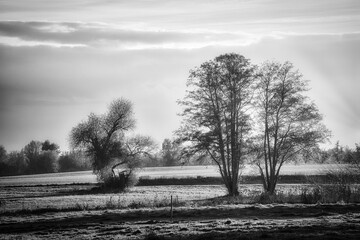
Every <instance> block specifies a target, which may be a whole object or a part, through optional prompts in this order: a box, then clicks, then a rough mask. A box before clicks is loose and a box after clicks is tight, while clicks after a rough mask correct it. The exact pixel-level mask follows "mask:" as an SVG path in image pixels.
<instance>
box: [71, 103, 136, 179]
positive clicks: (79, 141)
mask: <svg viewBox="0 0 360 240" xmlns="http://www.w3.org/2000/svg"><path fill="white" fill-rule="evenodd" d="M133 115H134V114H133V110H132V103H131V102H130V101H128V100H125V99H117V100H114V101H113V102H112V103H111V104H110V106H109V110H108V112H107V113H106V114H103V115H96V114H94V113H91V114H90V115H89V117H88V120H87V121H84V122H82V123H79V124H78V125H77V126H76V127H74V128H73V129H72V130H71V134H70V141H71V145H72V146H73V148H84V149H85V151H86V153H87V155H88V156H90V157H91V160H92V165H93V171H94V173H96V174H101V170H102V169H103V168H104V167H106V166H108V164H109V163H110V162H111V161H112V159H113V158H121V157H122V155H123V153H122V146H121V145H122V143H123V138H124V133H125V132H126V131H128V130H131V129H133V128H134V126H135V120H134V117H133Z"/></svg>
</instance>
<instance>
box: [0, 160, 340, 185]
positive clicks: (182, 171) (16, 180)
mask: <svg viewBox="0 0 360 240" xmlns="http://www.w3.org/2000/svg"><path fill="white" fill-rule="evenodd" d="M337 167H338V165H336V164H326V165H322V164H303V165H284V166H283V168H282V170H281V173H282V174H284V175H317V174H322V173H324V172H325V171H327V170H329V169H336V168H337ZM137 174H138V176H139V177H140V178H150V179H152V178H170V177H176V178H187V177H219V176H220V174H219V172H218V168H217V167H216V166H183V167H154V168H142V169H140V170H139V171H138V173H137ZM243 174H244V175H257V171H256V169H255V168H254V167H252V166H249V165H247V166H246V167H245V168H244V169H243ZM96 182H97V180H96V176H95V175H94V174H93V173H92V171H82V172H68V173H51V174H37V175H23V176H10V177H0V186H10V185H11V186H16V185H42V184H72V183H96Z"/></svg>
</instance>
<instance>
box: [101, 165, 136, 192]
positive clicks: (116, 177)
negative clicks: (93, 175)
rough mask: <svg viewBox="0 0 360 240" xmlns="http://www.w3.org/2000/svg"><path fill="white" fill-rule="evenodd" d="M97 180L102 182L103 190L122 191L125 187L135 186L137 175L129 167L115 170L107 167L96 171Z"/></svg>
mask: <svg viewBox="0 0 360 240" xmlns="http://www.w3.org/2000/svg"><path fill="white" fill-rule="evenodd" d="M98 180H99V181H100V182H102V187H103V188H104V189H105V190H111V191H115V192H123V191H125V190H126V189H128V188H130V187H133V186H135V185H136V183H137V181H138V177H137V176H136V174H135V171H133V170H131V169H126V170H122V171H118V172H117V171H116V172H115V171H112V170H111V169H109V168H104V169H102V170H101V171H100V172H99V173H98Z"/></svg>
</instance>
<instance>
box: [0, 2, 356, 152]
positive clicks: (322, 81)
mask: <svg viewBox="0 0 360 240" xmlns="http://www.w3.org/2000/svg"><path fill="white" fill-rule="evenodd" d="M227 52H235V53H240V54H242V55H244V56H245V57H247V58H249V59H251V61H252V63H254V64H260V63H261V62H263V61H265V60H267V59H270V60H272V59H274V60H278V61H285V60H289V61H291V62H292V63H293V64H294V65H295V67H296V68H297V69H299V71H300V72H301V73H302V74H303V75H304V78H305V79H308V80H310V87H311V90H310V91H309V95H310V97H311V98H312V99H313V100H314V101H315V103H316V104H317V105H318V107H319V109H320V111H321V113H322V114H323V115H324V122H325V124H326V125H327V127H328V128H329V129H330V130H331V131H332V134H333V137H332V143H335V142H336V141H337V140H339V141H340V144H343V145H348V146H350V147H354V143H355V142H357V143H360V1H358V0H353V1H351V0H342V1H338V0H317V1H314V0H302V1H298V0H252V1H248V0H181V1H180V0H178V1H176V0H132V1H125V0H119V1H115V0H114V1H112V0H62V1H48V0H0V145H3V146H5V148H6V149H7V150H8V151H11V150H20V149H21V148H23V147H24V146H25V145H26V144H27V143H28V142H29V141H31V140H40V141H44V140H45V139H49V140H50V141H53V142H55V143H57V144H59V145H60V147H61V149H62V150H66V149H68V147H69V146H68V135H69V132H70V130H71V128H72V127H74V126H75V125H76V124H77V123H79V122H80V121H82V120H85V119H86V118H87V116H88V114H89V113H90V112H94V113H103V112H105V111H106V108H107V105H108V104H109V102H110V101H111V100H113V99H115V98H118V97H125V98H127V99H129V100H131V101H132V102H133V103H134V110H135V114H136V118H137V129H136V132H139V133H142V134H147V135H150V136H152V137H153V138H155V139H156V140H157V141H158V143H161V142H162V140H163V139H164V138H171V137H172V133H173V131H174V130H176V129H177V128H178V127H179V122H180V119H179V117H178V116H177V113H179V112H180V109H179V107H178V106H177V104H176V100H177V99H180V98H182V97H183V96H184V93H185V83H186V79H187V77H188V74H189V70H190V69H192V68H194V67H195V66H199V65H200V64H201V63H202V62H204V61H206V60H209V59H213V58H214V57H216V56H217V55H219V54H222V53H227Z"/></svg>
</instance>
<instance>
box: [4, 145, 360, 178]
mask: <svg viewBox="0 0 360 240" xmlns="http://www.w3.org/2000/svg"><path fill="white" fill-rule="evenodd" d="M45 142H47V143H49V144H50V145H52V146H55V147H52V148H46V147H44V148H42V147H41V149H40V150H39V148H38V146H40V145H41V144H43V143H45ZM45 146H46V145H45ZM32 147H35V149H38V151H37V154H35V155H34V154H29V152H27V151H26V150H25V149H27V150H29V149H30V148H32ZM59 149H60V148H59V146H58V145H57V144H55V143H50V141H49V140H46V141H44V142H40V141H34V140H33V141H31V142H30V143H29V144H27V145H26V146H25V147H24V148H23V149H22V150H20V151H11V152H9V153H8V152H7V151H6V149H5V147H4V146H2V145H0V176H16V175H26V174H41V173H56V172H74V171H89V170H92V167H91V160H90V159H89V157H87V156H86V154H85V152H83V151H65V152H60V150H59ZM180 151H181V148H180V146H179V144H177V143H176V142H175V141H172V140H170V139H168V138H166V139H165V140H164V141H163V143H162V147H161V149H160V150H158V152H157V153H156V154H155V155H154V157H153V158H147V159H142V167H166V166H183V165H190V166H192V165H213V164H214V163H212V162H211V159H209V158H206V159H202V161H197V158H196V157H193V158H190V159H186V161H184V160H183V159H180ZM33 153H34V152H33ZM29 157H30V158H29ZM30 159H32V160H30ZM294 162H297V163H305V164H306V163H309V164H353V163H359V162H360V144H357V143H356V144H355V147H354V148H350V147H349V146H343V145H341V144H340V143H339V141H337V142H336V143H335V145H334V146H333V147H332V148H329V149H320V148H316V149H313V151H311V152H307V153H304V154H303V155H301V156H299V157H298V158H297V159H295V160H294Z"/></svg>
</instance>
